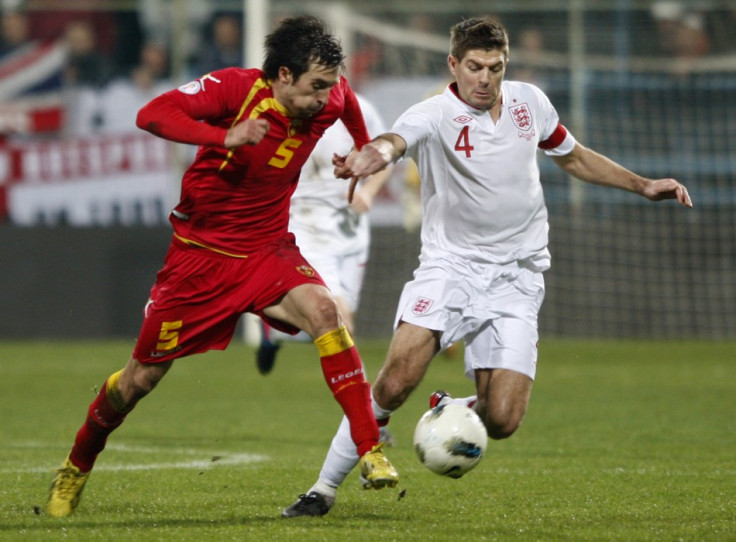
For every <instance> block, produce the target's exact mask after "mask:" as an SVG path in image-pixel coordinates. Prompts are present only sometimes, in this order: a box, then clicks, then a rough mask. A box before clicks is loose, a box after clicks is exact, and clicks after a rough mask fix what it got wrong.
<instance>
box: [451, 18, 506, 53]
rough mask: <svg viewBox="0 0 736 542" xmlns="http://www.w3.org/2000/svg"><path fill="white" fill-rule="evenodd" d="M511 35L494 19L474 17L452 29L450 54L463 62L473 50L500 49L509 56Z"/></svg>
mask: <svg viewBox="0 0 736 542" xmlns="http://www.w3.org/2000/svg"><path fill="white" fill-rule="evenodd" d="M508 48H509V35H508V32H506V28H505V27H504V26H503V25H502V24H501V23H500V22H499V21H497V20H496V19H494V18H492V17H474V18H471V19H466V20H464V21H461V22H459V23H457V24H456V25H455V26H453V27H452V28H451V29H450V54H451V55H452V56H454V57H455V58H456V59H458V60H462V58H463V56H465V53H467V52H468V51H470V50H472V49H483V50H485V51H490V50H494V49H498V50H501V51H506V52H507V54H508Z"/></svg>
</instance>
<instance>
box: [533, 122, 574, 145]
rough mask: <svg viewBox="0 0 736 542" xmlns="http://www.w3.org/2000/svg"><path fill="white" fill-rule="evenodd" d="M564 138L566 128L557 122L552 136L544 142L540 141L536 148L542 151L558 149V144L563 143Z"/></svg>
mask: <svg viewBox="0 0 736 542" xmlns="http://www.w3.org/2000/svg"><path fill="white" fill-rule="evenodd" d="M566 137H567V128H565V127H564V126H563V125H562V124H561V123H559V122H558V123H557V128H555V131H554V132H552V135H551V136H549V137H548V138H547V139H545V140H544V141H540V142H539V145H537V146H538V147H539V148H540V149H542V150H549V149H554V148H555V147H559V146H560V144H562V142H563V141H565V138H566Z"/></svg>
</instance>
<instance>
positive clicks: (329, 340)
mask: <svg viewBox="0 0 736 542" xmlns="http://www.w3.org/2000/svg"><path fill="white" fill-rule="evenodd" d="M314 344H315V345H316V346H317V351H318V352H319V357H321V358H323V357H325V356H333V355H335V354H339V353H340V352H344V351H345V350H347V349H349V348H352V346H353V344H354V343H353V339H352V337H350V333H348V328H347V327H345V326H342V327H340V328H338V329H333V330H332V331H328V332H327V333H325V334H324V335H322V336H320V337H317V338H316V339H315V340H314Z"/></svg>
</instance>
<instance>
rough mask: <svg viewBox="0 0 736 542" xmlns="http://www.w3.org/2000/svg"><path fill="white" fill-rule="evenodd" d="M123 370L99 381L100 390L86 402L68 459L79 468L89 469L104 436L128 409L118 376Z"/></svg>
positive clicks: (105, 437)
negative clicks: (84, 414)
mask: <svg viewBox="0 0 736 542" xmlns="http://www.w3.org/2000/svg"><path fill="white" fill-rule="evenodd" d="M122 372H123V371H122V370H121V371H118V372H117V373H115V374H113V375H111V376H110V377H109V378H108V379H107V380H106V381H105V383H104V384H103V385H102V389H101V390H100V393H98V394H97V397H95V400H94V401H92V404H91V405H90V406H89V410H88V411H87V419H86V420H85V422H84V424H83V425H82V427H81V428H80V429H79V431H78V432H77V436H76V438H75V439H74V446H73V447H72V451H71V454H70V455H69V459H70V460H71V462H72V463H74V465H76V466H77V467H78V468H79V470H81V471H82V472H89V471H90V470H92V467H93V465H94V464H95V459H97V455H98V454H99V453H100V452H101V451H102V450H103V449H104V448H105V443H106V442H107V436H108V435H109V434H110V433H112V432H113V430H115V428H116V427H118V426H119V425H120V424H121V423H123V420H124V419H125V416H126V415H127V414H128V412H130V410H131V409H132V406H131V407H130V408H126V405H125V404H124V402H123V400H122V397H121V396H120V390H119V389H118V380H119V379H120V375H121V373H122Z"/></svg>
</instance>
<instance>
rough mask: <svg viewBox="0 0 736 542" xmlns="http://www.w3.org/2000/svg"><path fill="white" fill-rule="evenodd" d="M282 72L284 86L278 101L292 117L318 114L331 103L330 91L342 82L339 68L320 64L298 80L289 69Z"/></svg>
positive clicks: (280, 76)
mask: <svg viewBox="0 0 736 542" xmlns="http://www.w3.org/2000/svg"><path fill="white" fill-rule="evenodd" d="M281 70H282V72H280V73H279V81H280V82H282V83H284V84H283V85H281V86H280V90H281V92H280V95H279V96H277V99H278V100H279V102H280V103H281V105H283V106H284V107H285V108H286V109H287V110H288V111H289V114H290V115H291V116H294V117H298V118H307V117H311V116H312V115H315V114H316V113H318V112H319V111H320V110H321V109H322V108H323V107H324V106H325V105H326V104H327V102H328V101H329V98H330V90H331V89H332V87H334V86H335V85H336V84H337V82H338V81H339V80H340V72H339V68H327V67H325V66H322V65H320V64H312V65H311V67H310V68H309V71H306V72H304V73H303V74H302V75H301V76H299V79H296V80H295V79H294V77H293V75H292V74H291V72H290V71H289V70H288V69H287V68H281Z"/></svg>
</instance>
